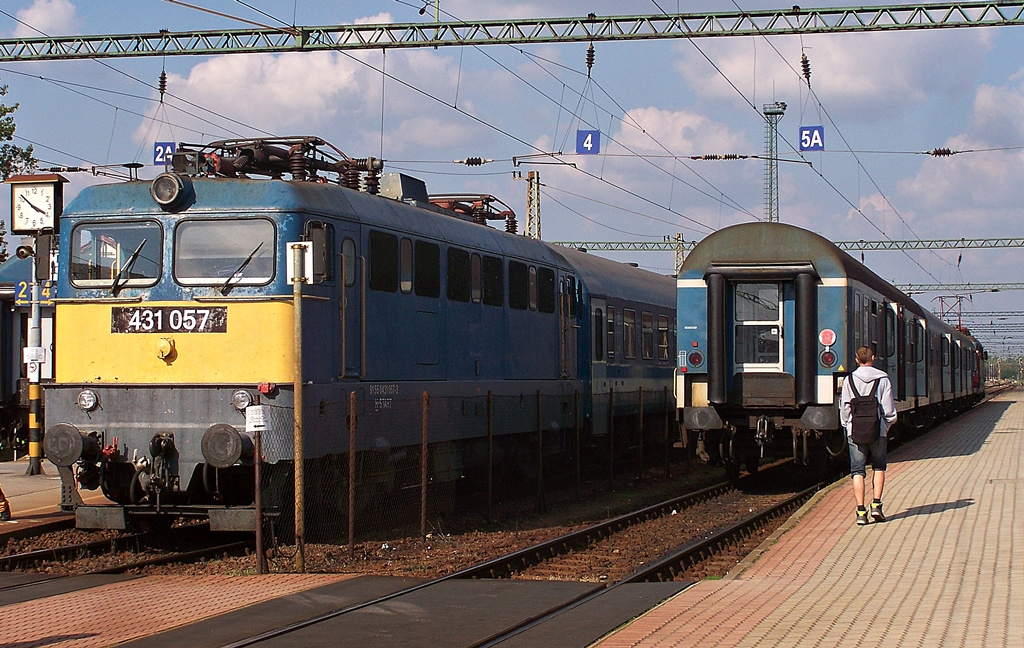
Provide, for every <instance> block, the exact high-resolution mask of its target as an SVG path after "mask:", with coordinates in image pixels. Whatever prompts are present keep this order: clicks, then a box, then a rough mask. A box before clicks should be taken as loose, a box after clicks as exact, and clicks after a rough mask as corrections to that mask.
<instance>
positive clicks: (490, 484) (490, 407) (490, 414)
mask: <svg viewBox="0 0 1024 648" xmlns="http://www.w3.org/2000/svg"><path fill="white" fill-rule="evenodd" d="M493 506H494V392H493V391H491V390H490V389H488V390H487V519H489V520H493V519H494V511H493Z"/></svg>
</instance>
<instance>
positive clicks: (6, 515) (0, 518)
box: [0, 508, 11, 522]
mask: <svg viewBox="0 0 1024 648" xmlns="http://www.w3.org/2000/svg"><path fill="white" fill-rule="evenodd" d="M10 519H11V509H10V508H7V509H4V512H3V513H0V522H7V521H9V520H10Z"/></svg>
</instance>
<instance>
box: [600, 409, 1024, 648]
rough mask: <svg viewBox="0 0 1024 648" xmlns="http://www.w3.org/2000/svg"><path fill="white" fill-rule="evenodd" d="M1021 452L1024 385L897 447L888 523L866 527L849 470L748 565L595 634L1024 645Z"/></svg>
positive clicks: (607, 644)
mask: <svg viewBox="0 0 1024 648" xmlns="http://www.w3.org/2000/svg"><path fill="white" fill-rule="evenodd" d="M1022 454H1024V392H1021V391H1015V392H1010V393H1006V394H1003V395H1001V396H999V397H997V398H996V399H994V400H993V401H991V402H989V403H986V404H984V405H981V406H979V407H977V408H975V409H974V410H972V411H971V412H968V413H967V414H965V415H964V416H961V417H960V418H958V419H955V420H953V421H951V422H948V423H946V424H944V425H942V426H941V427H940V428H938V429H937V430H935V431H934V432H933V433H931V434H930V435H928V436H927V438H925V439H918V440H916V441H915V442H913V443H910V444H908V445H906V446H904V447H902V448H900V449H899V450H898V451H896V452H893V453H890V457H889V469H888V471H887V472H886V478H887V479H886V487H885V494H884V498H883V500H884V503H885V511H886V515H887V516H888V518H889V519H888V521H887V522H885V523H882V524H871V525H868V526H867V527H857V526H855V525H854V513H853V511H854V503H853V493H852V489H851V487H850V484H849V480H844V481H843V482H842V483H840V484H837V485H835V486H833V487H832V488H831V489H829V490H828V491H826V492H825V493H824V494H822V495H821V496H820V497H818V498H816V499H815V500H814V501H812V502H811V503H809V504H808V505H807V506H805V507H804V509H803V510H802V511H801V513H800V514H799V515H800V519H799V523H798V524H795V525H790V526H788V527H787V529H784V530H782V531H781V532H780V533H778V534H776V536H774V537H773V538H772V539H771V540H769V542H768V543H766V545H768V546H766V547H764V548H763V553H762V554H761V555H760V557H759V559H757V560H756V561H755V562H753V564H752V565H749V566H746V567H745V568H743V567H741V568H738V569H737V570H734V571H737V572H739V573H738V574H737V575H730V576H729V577H727V578H725V579H723V580H718V581H705V582H702V583H698V584H697V585H695V586H693V587H691V588H689V589H687V590H685V591H683V592H681V593H680V594H678V595H677V596H675V597H673V598H672V599H670V600H668V601H666V602H665V603H663V604H662V605H660V606H659V607H657V608H655V609H653V610H651V611H650V612H648V613H647V614H645V615H643V616H641V617H639V618H638V619H636V620H635V621H633V622H632V623H630V624H629V625H627V626H625V627H623V628H621V629H619V630H618V631H616V632H615V633H613V634H611V635H609V636H608V637H605V638H604V639H603V640H602V641H599V642H597V644H595V645H597V646H600V647H601V648H622V647H626V646H630V647H632V646H645V647H646V646H651V647H658V648H668V647H673V648H676V647H678V648H682V647H686V646H702V647H705V646H722V647H726V646H728V647H733V646H736V647H744V648H753V647H768V646H771V647H776V646H778V647H788V646H799V647H800V648H808V647H822V648H824V647H829V648H831V647H833V646H857V647H858V648H874V647H879V648H881V647H885V648H894V647H898V648H902V647H904V646H907V647H910V646H915V647H916V646H920V647H931V646H970V647H971V648H989V647H991V648H996V647H999V648H1003V647H1006V646H1010V647H1012V646H1024V475H1022V474H1021V472H1020V470H1021V462H1022ZM869 473H870V471H869ZM868 482H869V484H870V474H869V479H868ZM868 491H869V496H870V486H869V489H868Z"/></svg>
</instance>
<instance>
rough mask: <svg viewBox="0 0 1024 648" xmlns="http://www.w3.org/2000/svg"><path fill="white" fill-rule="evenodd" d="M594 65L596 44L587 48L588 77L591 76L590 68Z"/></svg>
mask: <svg viewBox="0 0 1024 648" xmlns="http://www.w3.org/2000/svg"><path fill="white" fill-rule="evenodd" d="M593 67H594V44H593V43H591V44H590V47H588V48H587V77H588V78H589V77H590V70H591V68H593Z"/></svg>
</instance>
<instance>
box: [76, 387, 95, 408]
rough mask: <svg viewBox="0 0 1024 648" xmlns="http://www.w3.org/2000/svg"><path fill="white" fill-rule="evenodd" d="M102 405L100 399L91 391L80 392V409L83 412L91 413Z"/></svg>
mask: <svg viewBox="0 0 1024 648" xmlns="http://www.w3.org/2000/svg"><path fill="white" fill-rule="evenodd" d="M99 404H100V397H99V395H97V394H96V392H94V391H93V390H91V389H83V390H82V391H80V392H78V407H80V408H81V409H82V411H83V412H91V411H93V410H94V409H96V408H97V407H99Z"/></svg>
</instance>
